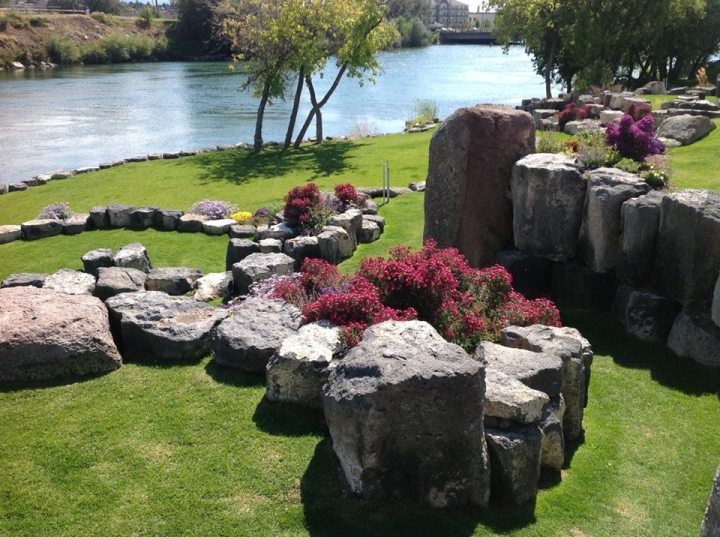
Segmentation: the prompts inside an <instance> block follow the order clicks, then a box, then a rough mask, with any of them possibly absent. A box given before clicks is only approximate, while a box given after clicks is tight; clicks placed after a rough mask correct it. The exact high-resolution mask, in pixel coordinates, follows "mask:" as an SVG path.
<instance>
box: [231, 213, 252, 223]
mask: <svg viewBox="0 0 720 537" xmlns="http://www.w3.org/2000/svg"><path fill="white" fill-rule="evenodd" d="M230 218H232V219H233V220H235V221H236V222H237V223H238V224H252V223H253V222H254V221H255V218H254V217H253V214H252V213H251V212H248V211H238V212H236V213H233V214H231V215H230Z"/></svg>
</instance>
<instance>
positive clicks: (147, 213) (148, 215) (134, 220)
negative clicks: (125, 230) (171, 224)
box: [127, 207, 158, 229]
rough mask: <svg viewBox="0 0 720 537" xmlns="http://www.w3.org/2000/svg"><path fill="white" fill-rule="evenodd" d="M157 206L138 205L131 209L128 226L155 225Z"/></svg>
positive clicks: (145, 227) (140, 227) (146, 226)
mask: <svg viewBox="0 0 720 537" xmlns="http://www.w3.org/2000/svg"><path fill="white" fill-rule="evenodd" d="M157 210H158V208H157V207H138V208H136V209H133V210H131V211H130V219H129V222H128V224H127V227H129V228H132V229H147V228H149V227H153V226H154V225H155V213H156V212H157Z"/></svg>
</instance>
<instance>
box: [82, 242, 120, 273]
mask: <svg viewBox="0 0 720 537" xmlns="http://www.w3.org/2000/svg"><path fill="white" fill-rule="evenodd" d="M80 260H81V261H82V263H83V270H84V271H85V272H87V273H88V274H92V275H93V276H95V277H96V278H97V277H98V274H99V270H100V268H101V267H112V266H114V261H113V251H112V250H111V249H110V248H97V249H95V250H90V251H89V252H85V253H84V254H83V255H82V257H81V258H80Z"/></svg>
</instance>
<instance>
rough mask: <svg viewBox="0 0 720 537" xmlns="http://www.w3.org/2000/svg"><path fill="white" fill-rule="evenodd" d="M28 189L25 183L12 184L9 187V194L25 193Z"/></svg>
mask: <svg viewBox="0 0 720 537" xmlns="http://www.w3.org/2000/svg"><path fill="white" fill-rule="evenodd" d="M27 189H28V186H27V185H26V184H25V183H10V184H9V185H8V192H24V191H25V190H27Z"/></svg>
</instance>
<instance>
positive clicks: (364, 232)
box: [358, 219, 380, 243]
mask: <svg viewBox="0 0 720 537" xmlns="http://www.w3.org/2000/svg"><path fill="white" fill-rule="evenodd" d="M379 238H380V227H379V226H378V225H377V224H376V223H375V222H372V221H370V220H365V219H363V221H362V227H361V228H360V232H359V233H358V242H360V243H370V242H375V241H376V240H378V239H379Z"/></svg>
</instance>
